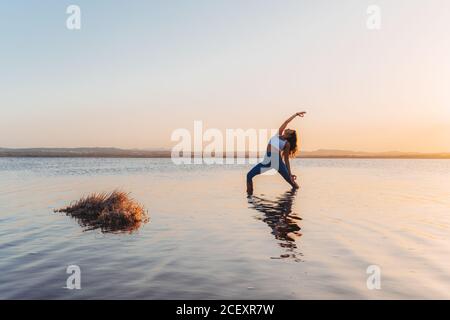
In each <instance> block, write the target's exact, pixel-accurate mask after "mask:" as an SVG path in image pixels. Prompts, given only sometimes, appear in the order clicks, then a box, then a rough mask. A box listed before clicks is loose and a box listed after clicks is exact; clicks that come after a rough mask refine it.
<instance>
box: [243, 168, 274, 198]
mask: <svg viewBox="0 0 450 320" xmlns="http://www.w3.org/2000/svg"><path fill="white" fill-rule="evenodd" d="M269 166H270V164H264V163H263V162H261V163H258V164H257V165H256V166H254V167H253V168H252V169H251V170H250V171H249V172H248V173H247V194H249V195H252V194H253V178H254V177H255V176H257V175H258V174H261V171H262V169H263V168H267V167H269Z"/></svg>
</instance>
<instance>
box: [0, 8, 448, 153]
mask: <svg viewBox="0 0 450 320" xmlns="http://www.w3.org/2000/svg"><path fill="white" fill-rule="evenodd" d="M70 4H77V5H79V6H80V8H81V12H82V16H81V30H68V29H67V28H66V19H67V17H68V15H67V14H66V8H67V6H68V5H70ZM372 4H375V5H378V6H379V7H380V8H381V10H382V16H381V18H382V20H381V30H369V29H368V28H367V27H366V20H367V17H368V16H367V13H366V10H367V7H368V6H369V5H372ZM0 30H1V31H0V32H1V41H0V65H1V68H0V70H1V71H0V91H1V93H0V110H1V116H0V147H80V146H83V147H93V146H102V147H110V146H112V147H122V148H150V147H152V148H157V147H165V148H169V147H171V146H173V145H174V144H175V143H174V142H171V141H170V137H171V133H172V132H173V130H175V129H177V128H187V129H192V128H193V121H194V120H202V121H203V122H204V125H205V126H206V128H219V129H222V130H224V129H227V128H229V129H233V128H243V129H247V128H256V129H265V128H276V127H278V126H279V125H280V123H281V122H282V121H283V120H284V119H285V118H287V117H289V116H290V115H291V114H293V113H295V112H296V111H302V110H306V111H308V115H307V117H305V118H304V119H301V120H300V119H298V120H295V122H293V124H292V126H291V127H293V128H295V129H298V130H300V133H301V134H302V141H303V143H302V148H303V149H305V150H315V149H347V150H348V149H351V150H360V151H392V150H398V151H419V152H450V58H449V57H450V36H449V35H450V1H448V0H408V1H405V0H404V1H401V0H395V1H392V0H386V1H376V0H373V1H365V0H343V1H330V0H319V1H317V0H314V1H312V0H310V1H301V0H293V1H287V0H272V1H262V0H251V1H250V0H231V1H230V0H212V1H211V0H209V1H206V0H204V1H197V0H192V1H186V0H184V1H181V0H180V1H175V0H173V1H162V0H161V1H147V0H145V1H144V0H142V1H141V0H133V1H116V0H104V1H102V0H96V1H92V0H89V1H88V0H72V1H62V0H53V1H50V0H44V1H39V2H38V1H2V2H1V3H0Z"/></svg>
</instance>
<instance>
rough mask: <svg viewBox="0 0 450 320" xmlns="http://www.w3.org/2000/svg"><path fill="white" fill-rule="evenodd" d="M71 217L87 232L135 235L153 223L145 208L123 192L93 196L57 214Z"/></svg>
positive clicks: (116, 191)
mask: <svg viewBox="0 0 450 320" xmlns="http://www.w3.org/2000/svg"><path fill="white" fill-rule="evenodd" d="M55 212H63V213H65V214H66V215H68V216H71V217H73V218H75V219H77V221H78V222H79V223H80V225H82V226H83V227H87V230H92V229H98V228H99V229H101V231H102V232H130V233H131V232H133V231H136V230H137V229H139V227H140V226H141V224H144V223H147V222H148V221H149V218H148V215H147V212H146V210H145V209H144V207H143V206H142V205H140V204H139V203H137V202H136V201H135V200H134V199H132V198H130V197H129V194H128V193H126V192H123V191H118V190H115V191H113V192H110V193H93V194H90V195H88V196H87V197H84V198H81V199H80V200H78V201H75V202H73V203H71V204H70V206H68V207H66V208H62V209H59V210H55Z"/></svg>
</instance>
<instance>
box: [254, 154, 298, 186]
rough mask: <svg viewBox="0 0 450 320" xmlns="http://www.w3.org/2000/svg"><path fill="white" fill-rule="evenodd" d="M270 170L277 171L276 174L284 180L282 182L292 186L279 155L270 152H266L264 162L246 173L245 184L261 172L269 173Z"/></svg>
mask: <svg viewBox="0 0 450 320" xmlns="http://www.w3.org/2000/svg"><path fill="white" fill-rule="evenodd" d="M270 169H275V170H277V171H278V173H279V174H281V176H282V177H283V178H284V180H286V181H287V183H289V184H290V185H291V186H294V185H293V184H292V181H291V176H290V175H289V171H288V169H287V167H286V165H285V164H284V162H283V161H282V160H281V157H280V154H279V153H278V152H275V153H273V154H272V153H271V152H267V154H266V156H265V157H264V160H263V161H262V162H260V163H258V164H257V165H256V166H254V167H253V168H252V169H251V170H250V171H249V172H248V173H247V182H252V179H253V178H254V177H255V176H257V175H258V174H261V173H263V172H266V171H269V170H270Z"/></svg>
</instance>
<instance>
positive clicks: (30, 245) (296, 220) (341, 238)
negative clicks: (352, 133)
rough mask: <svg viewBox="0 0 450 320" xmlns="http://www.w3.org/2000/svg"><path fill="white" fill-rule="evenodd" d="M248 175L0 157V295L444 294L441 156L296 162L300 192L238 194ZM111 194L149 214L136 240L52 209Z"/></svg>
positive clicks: (278, 184) (266, 189)
mask: <svg viewBox="0 0 450 320" xmlns="http://www.w3.org/2000/svg"><path fill="white" fill-rule="evenodd" d="M249 168H250V165H228V166H220V165H215V166H207V165H189V166H175V165H174V164H172V162H171V160H170V159H77V158H72V159H46V158H32V159H26V158H3V159H0V298H2V299H5V298H12V299H23V298H48V299H50V298H57V299H75V298H77V299H80V298H81V299H89V298H99V299H118V298H124V299H134V298H141V299H156V298H159V299H214V298H224V299H239V298H244V299H247V298H251V299H308V298H330V299H336V298H341V299H357V298H364V299H365V298H369V299H374V298H406V299H411V298H446V299H449V298H450V290H449V289H450V258H449V257H450V243H449V240H450V237H449V231H450V230H449V229H450V218H449V213H450V210H449V209H450V161H446V160H356V159H355V160H351V159H349V160H332V159H327V160H315V159H308V160H305V159H301V160H295V161H294V163H293V171H294V172H295V173H297V174H298V177H299V179H300V180H299V181H300V184H301V189H300V190H299V191H297V192H291V191H290V190H289V188H288V187H287V185H286V183H285V182H283V180H282V179H281V178H280V177H279V176H277V175H273V176H259V177H257V178H255V196H254V197H253V198H251V199H247V197H246V195H245V193H244V191H245V186H244V184H245V173H246V171H247V170H248V169H249ZM116 188H119V189H123V190H126V191H130V192H131V193H132V195H133V196H134V198H135V199H136V200H138V201H139V202H141V203H142V204H143V205H145V207H146V208H147V209H148V211H149V215H150V219H151V220H150V222H149V223H148V224H146V225H145V226H144V227H142V228H141V229H140V230H139V231H138V232H136V233H133V234H103V233H101V232H100V231H98V230H94V231H83V228H82V227H80V226H79V225H78V223H77V222H76V221H75V220H73V219H71V218H69V217H67V216H65V215H63V214H55V213H53V210H54V209H56V208H60V207H63V206H66V205H67V204H68V203H70V202H71V201H73V200H76V199H78V198H79V197H81V196H83V195H86V194H88V193H90V192H101V191H111V190H113V189H116ZM69 265H78V266H79V267H80V268H81V274H82V276H81V286H82V289H81V290H68V289H65V288H64V287H65V285H66V279H67V277H68V274H66V268H67V266H69ZM369 265H378V266H379V267H380V268H381V272H382V274H381V286H382V288H381V290H368V289H367V286H366V280H367V277H368V275H367V274H366V269H367V267H368V266H369Z"/></svg>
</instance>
